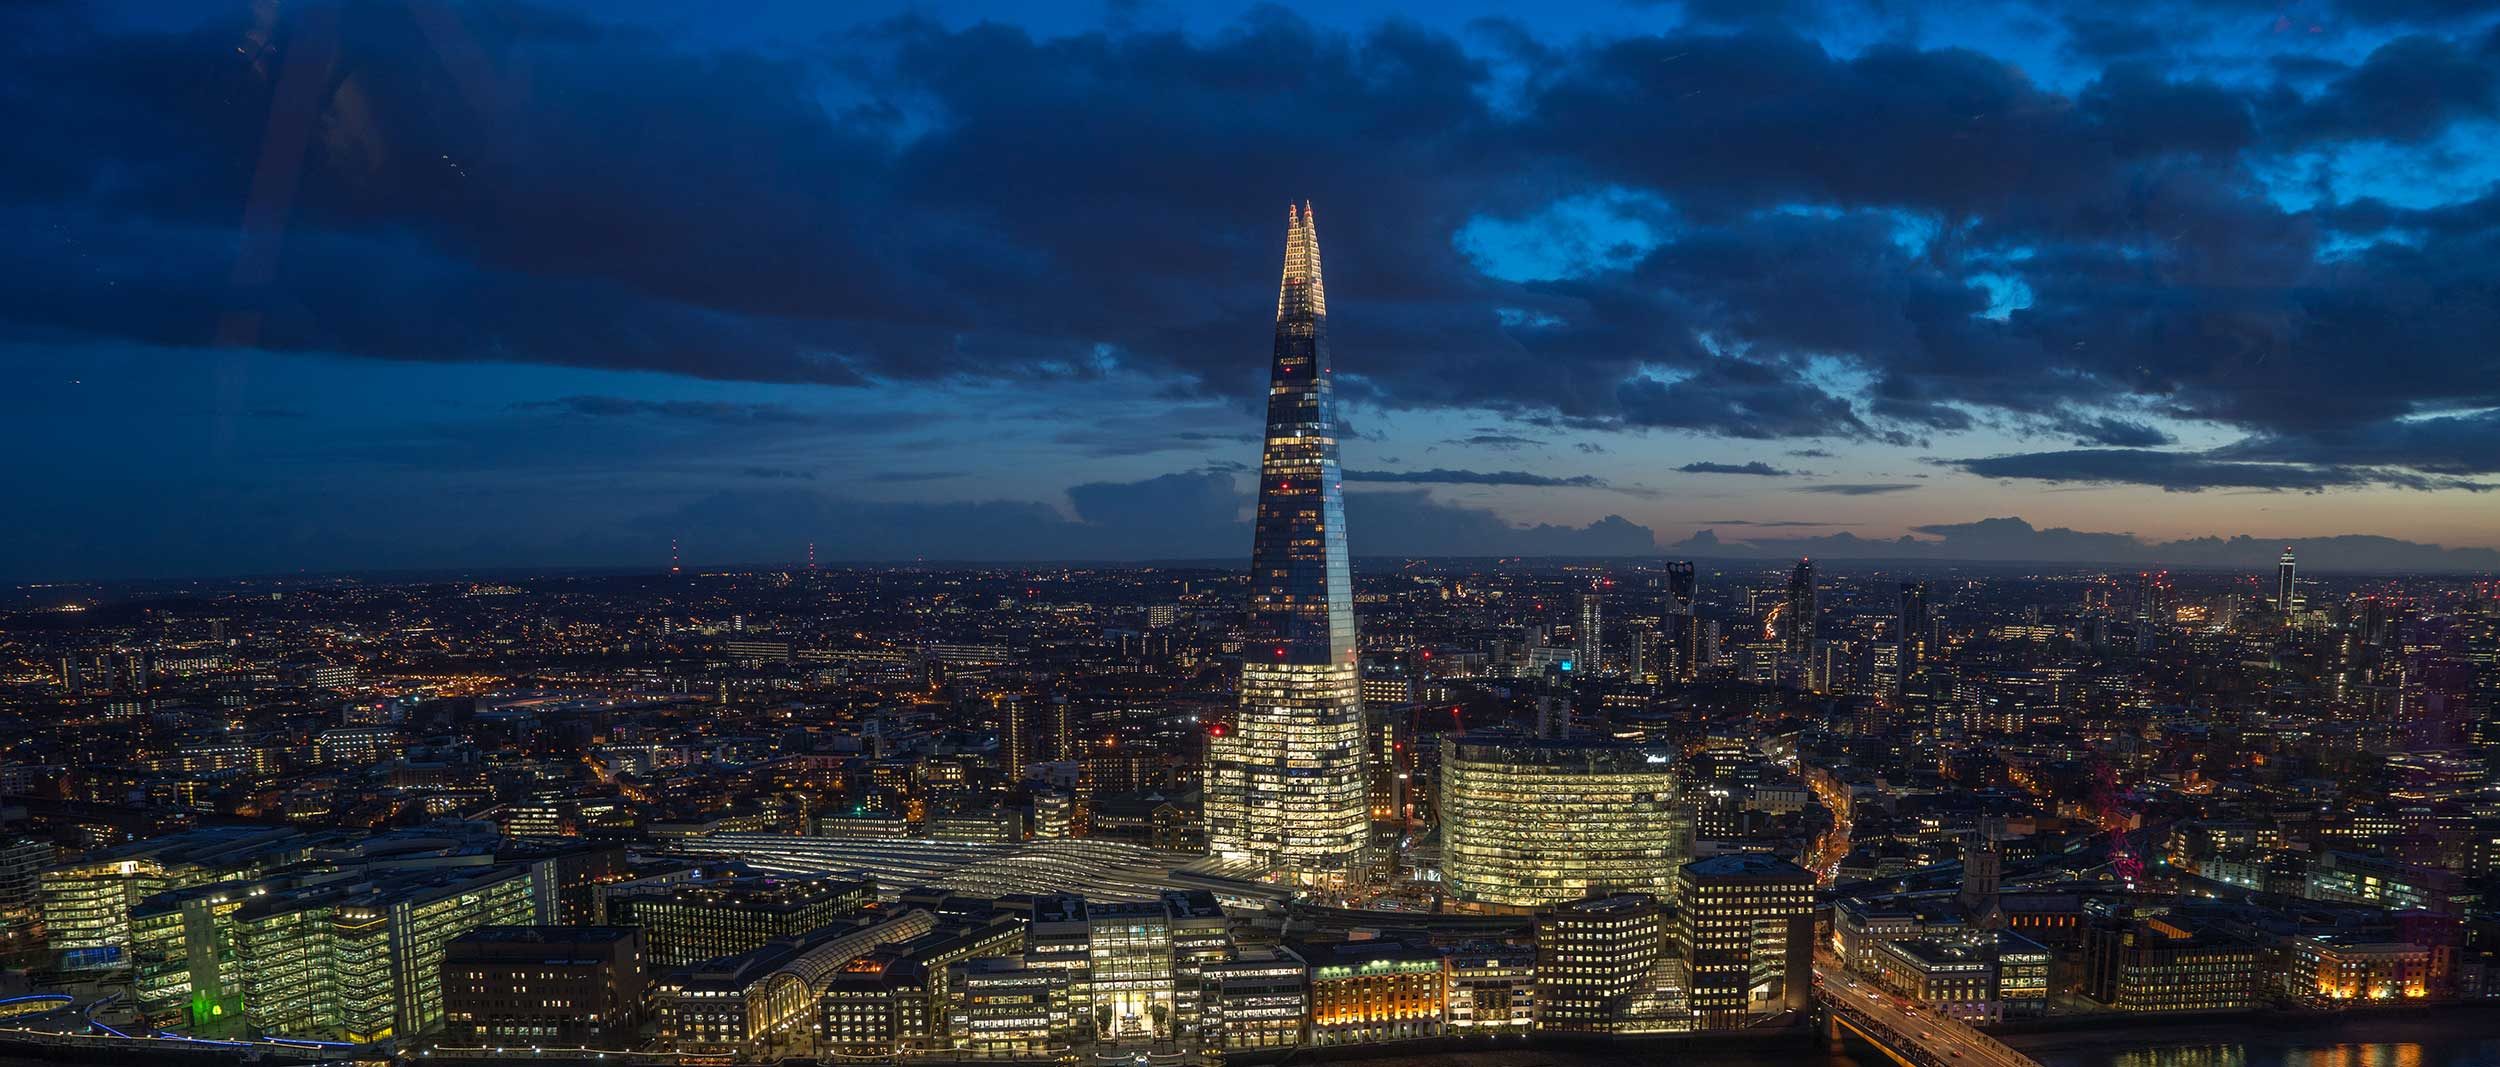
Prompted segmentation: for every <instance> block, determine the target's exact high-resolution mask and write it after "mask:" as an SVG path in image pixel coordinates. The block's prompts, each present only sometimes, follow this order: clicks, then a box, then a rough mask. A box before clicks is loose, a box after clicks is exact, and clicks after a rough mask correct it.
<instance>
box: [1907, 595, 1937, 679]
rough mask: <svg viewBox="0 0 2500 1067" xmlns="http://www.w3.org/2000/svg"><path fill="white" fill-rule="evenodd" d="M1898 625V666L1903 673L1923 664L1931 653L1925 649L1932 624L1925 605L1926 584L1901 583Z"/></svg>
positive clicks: (1928, 649) (1930, 650)
mask: <svg viewBox="0 0 2500 1067" xmlns="http://www.w3.org/2000/svg"><path fill="white" fill-rule="evenodd" d="M1899 623H1900V631H1901V632H1900V635H1899V636H1900V645H1901V657H1900V666H1901V669H1902V670H1903V671H1909V670H1913V669H1915V668H1916V667H1917V666H1918V665H1919V664H1921V663H1925V662H1926V661H1927V657H1928V655H1929V654H1930V653H1931V652H1932V651H1933V650H1932V649H1930V648H1928V647H1927V642H1928V640H1929V631H1930V630H1932V629H1933V627H1934V623H1933V622H1932V621H1931V617H1930V614H1929V609H1928V605H1927V583H1926V582H1924V581H1917V582H1903V583H1901V615H1900V620H1899Z"/></svg>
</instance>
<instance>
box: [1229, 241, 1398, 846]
mask: <svg viewBox="0 0 2500 1067" xmlns="http://www.w3.org/2000/svg"><path fill="white" fill-rule="evenodd" d="M1285 219H1286V234H1285V276H1284V282H1283V285H1282V286H1281V287H1280V288H1279V289H1278V291H1277V294H1276V351H1275V357H1274V359H1273V360H1272V361H1271V362H1270V363H1269V365H1268V389H1267V447H1266V450H1265V451H1264V452H1263V453H1262V454H1261V456H1260V462H1259V510H1258V518H1257V531H1256V541H1255V542H1254V543H1253V545H1252V546H1251V552H1250V620H1249V626H1248V629H1247V631H1246V634H1245V636H1244V639H1243V643H1242V651H1241V659H1242V665H1241V705H1240V708H1239V710H1238V711H1237V712H1236V714H1235V716H1234V719H1233V721H1232V722H1231V723H1230V724H1227V725H1223V726H1219V727H1217V728H1216V729H1214V730H1213V731H1211V732H1210V735H1209V737H1208V738H1207V761H1206V780H1205V793H1204V796H1205V819H1206V832H1207V847H1208V850H1209V851H1210V852H1212V853H1214V854H1215V855H1217V856H1219V857H1222V858H1224V859H1228V860H1236V861H1250V862H1256V863H1259V864H1262V865H1264V866H1265V867H1267V868H1268V869H1269V870H1271V871H1273V872H1275V873H1276V874H1278V875H1280V876H1283V877H1287V878H1290V879H1292V880H1294V881H1299V882H1305V883H1312V884H1331V883H1341V882H1343V881H1346V880H1348V879H1349V878H1350V877H1352V876H1353V875H1355V874H1357V873H1358V872H1359V871H1360V870H1361V868H1362V867H1363V866H1364V862H1365V859H1366V853H1367V851H1368V848H1367V846H1368V844H1369V839H1370V833H1371V821H1370V818H1371V817H1370V811H1369V809H1368V808H1367V807H1366V797H1365V792H1364V790H1365V780H1364V773H1363V771H1364V768H1363V758H1364V757H1363V752H1364V749H1363V706H1362V685H1361V680H1360V675H1359V673H1358V672H1359V666H1358V664H1357V663H1356V659H1355V647H1354V591H1353V579H1352V577H1351V574H1350V572H1349V568H1348V566H1347V563H1346V540H1345V498H1344V495H1343V492H1342V490H1341V487H1340V485H1339V478H1340V474H1339V472H1338V468H1337V417H1336V404H1335V400H1334V392H1335V383H1334V382H1332V381H1331V380H1330V377H1329V375H1330V370H1329V363H1328V292H1327V289H1326V287H1325V286H1323V285H1322V284H1321V282H1320V266H1319V227H1318V224H1317V222H1316V221H1315V220H1314V219H1313V217H1312V215H1311V208H1310V205H1308V204H1304V205H1303V206H1302V207H1301V208H1299V209H1295V208H1290V207H1289V208H1287V209H1286V211H1285Z"/></svg>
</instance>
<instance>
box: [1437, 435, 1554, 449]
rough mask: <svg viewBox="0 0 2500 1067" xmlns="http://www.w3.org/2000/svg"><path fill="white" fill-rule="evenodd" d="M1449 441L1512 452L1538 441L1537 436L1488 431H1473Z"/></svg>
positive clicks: (1456, 443)
mask: <svg viewBox="0 0 2500 1067" xmlns="http://www.w3.org/2000/svg"><path fill="white" fill-rule="evenodd" d="M1449 443H1450V444H1454V445H1473V446H1475V447H1477V448H1496V449H1500V450H1502V451H1505V452H1511V451H1517V450H1518V449H1521V448H1525V447H1527V446H1529V445H1533V444H1536V443H1538V442H1537V439H1536V438H1533V437H1521V436H1519V435H1518V434H1515V433H1493V432H1490V431H1487V432H1482V433H1472V434H1469V435H1467V436H1465V437H1456V438H1452V439H1450V442H1449Z"/></svg>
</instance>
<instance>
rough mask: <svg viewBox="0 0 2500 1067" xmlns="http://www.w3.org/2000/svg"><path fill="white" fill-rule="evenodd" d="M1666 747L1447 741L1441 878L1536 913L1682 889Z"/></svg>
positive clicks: (1461, 892)
mask: <svg viewBox="0 0 2500 1067" xmlns="http://www.w3.org/2000/svg"><path fill="white" fill-rule="evenodd" d="M1678 809H1679V804H1678V793H1677V785H1676V775H1675V763H1674V759H1673V756H1672V755H1671V751H1670V750H1669V749H1666V748H1662V747H1657V746H1651V745H1638V744H1626V743H1623V742H1616V741H1597V740H1578V739H1571V740H1534V739H1529V738H1521V737H1500V738H1483V739H1470V738H1459V737H1450V738H1444V739H1443V740H1442V742H1441V878H1442V882H1443V884H1444V885H1446V886H1447V888H1448V889H1449V892H1450V894H1451V895H1452V896H1454V897H1456V898H1458V899H1459V900H1462V901H1467V902H1471V903H1475V904H1483V905H1489V906H1495V907H1519V908H1534V907H1542V906H1545V905H1549V904H1556V903H1561V902H1564V901H1572V900H1579V899H1581V898H1583V897H1586V896H1588V895H1589V894H1590V892H1591V891H1592V890H1596V891H1601V892H1609V893H1627V892H1631V893H1655V894H1659V895H1661V896H1664V895H1665V894H1666V893H1667V891H1668V890H1669V889H1670V888H1671V887H1672V886H1673V884H1674V881H1675V872H1676V868H1677V867H1679V866H1681V865H1682V864H1683V862H1684V860H1685V859H1686V856H1685V853H1686V851H1687V850H1688V847H1689V846H1688V844H1687V841H1686V838H1685V836H1684V828H1683V819H1682V818H1680V817H1679V810H1678Z"/></svg>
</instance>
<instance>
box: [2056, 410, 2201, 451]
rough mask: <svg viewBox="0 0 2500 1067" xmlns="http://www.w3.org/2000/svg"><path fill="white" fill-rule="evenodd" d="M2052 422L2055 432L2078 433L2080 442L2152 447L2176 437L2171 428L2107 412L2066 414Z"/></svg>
mask: <svg viewBox="0 0 2500 1067" xmlns="http://www.w3.org/2000/svg"><path fill="white" fill-rule="evenodd" d="M2049 426H2050V429H2051V430H2053V431H2054V432H2057V433H2065V434H2073V435H2075V443H2076V444H2078V445H2109V446H2112V447H2116V448H2149V447H2152V446H2154V445H2166V444H2169V443H2171V442H2172V441H2173V440H2174V438H2172V437H2171V436H2170V433H2169V431H2167V430H2163V429H2161V428H2159V427H2157V426H2153V425H2151V424H2149V423H2142V422H2136V421H2134V420H2131V419H2120V418H2113V417H2110V416H2106V415H2104V416H2099V417H2095V418H2087V417H2082V416H2066V417H2063V418H2059V419H2056V420H2054V421H2052V422H2051V423H2050V424H2049Z"/></svg>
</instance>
